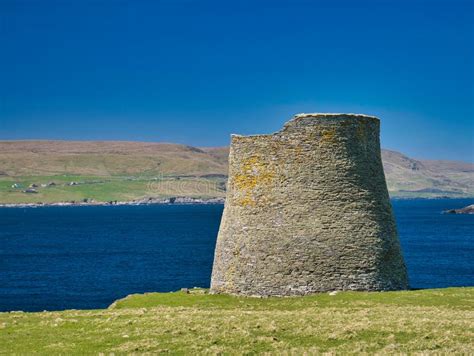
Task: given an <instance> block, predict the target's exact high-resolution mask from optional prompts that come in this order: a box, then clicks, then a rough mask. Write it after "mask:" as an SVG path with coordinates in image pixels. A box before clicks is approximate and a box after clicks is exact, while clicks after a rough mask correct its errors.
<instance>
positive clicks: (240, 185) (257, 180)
mask: <svg viewBox="0 0 474 356" xmlns="http://www.w3.org/2000/svg"><path fill="white" fill-rule="evenodd" d="M239 171H240V173H239V174H236V175H235V176H234V178H233V179H232V181H231V184H232V185H233V187H234V189H235V193H236V196H240V197H239V198H238V199H237V204H239V205H241V206H255V205H256V201H255V197H254V190H255V188H257V187H258V186H262V187H263V186H266V185H268V184H270V183H271V182H272V181H273V179H274V176H275V175H274V173H273V172H271V171H270V170H269V169H268V167H267V165H266V164H265V163H264V162H262V161H261V159H260V158H259V157H257V156H252V157H249V158H247V159H245V160H244V161H243V162H242V164H241V167H240V170H239Z"/></svg>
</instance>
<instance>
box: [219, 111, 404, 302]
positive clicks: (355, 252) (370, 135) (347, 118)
mask: <svg viewBox="0 0 474 356" xmlns="http://www.w3.org/2000/svg"><path fill="white" fill-rule="evenodd" d="M407 287H408V280H407V272H406V268H405V264H404V261H403V258H402V255H401V251H400V245H399V240H398V236H397V231H396V226H395V221H394V217H393V213H392V207H391V204H390V200H389V196H388V191H387V186H386V182H385V176H384V173H383V168H382V161H381V154H380V142H379V120H378V119H377V118H375V117H370V116H365V115H353V114H299V115H296V116H295V117H294V118H293V119H292V120H291V121H289V122H287V123H286V124H285V126H284V128H283V129H282V130H281V131H280V132H277V133H275V134H272V135H256V136H238V135H233V136H232V143H231V149H230V156H229V181H228V192H227V198H226V203H225V208H224V213H223V216H222V222H221V226H220V230H219V235H218V239H217V245H216V251H215V257H214V267H213V271H212V280H211V291H212V292H213V293H231V294H241V295H255V296H267V295H303V294H308V293H313V292H321V291H330V290H398V289H406V288H407Z"/></svg>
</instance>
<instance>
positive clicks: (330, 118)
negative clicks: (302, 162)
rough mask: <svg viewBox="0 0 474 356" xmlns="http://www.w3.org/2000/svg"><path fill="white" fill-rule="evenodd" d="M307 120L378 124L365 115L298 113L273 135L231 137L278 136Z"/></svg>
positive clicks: (374, 117)
mask: <svg viewBox="0 0 474 356" xmlns="http://www.w3.org/2000/svg"><path fill="white" fill-rule="evenodd" d="M308 118H314V119H327V120H328V121H338V120H344V119H369V120H375V121H377V122H380V119H379V118H378V117H376V116H371V115H365V114H352V113H299V114H296V115H294V116H293V117H292V118H291V120H289V121H287V122H286V123H285V124H284V125H283V127H282V128H281V130H279V131H277V132H274V133H269V134H256V135H238V134H232V135H231V137H241V138H245V137H271V136H275V135H278V134H282V133H284V131H285V130H287V129H288V128H289V127H291V126H292V125H293V124H294V123H295V122H297V121H299V120H302V119H308Z"/></svg>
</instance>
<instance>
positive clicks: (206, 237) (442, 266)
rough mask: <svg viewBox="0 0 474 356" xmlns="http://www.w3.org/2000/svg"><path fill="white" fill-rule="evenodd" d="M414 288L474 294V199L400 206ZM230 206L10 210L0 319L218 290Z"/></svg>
mask: <svg viewBox="0 0 474 356" xmlns="http://www.w3.org/2000/svg"><path fill="white" fill-rule="evenodd" d="M392 203H393V206H394V209H395V214H396V218H397V224H398V229H399V234H400V239H401V244H402V248H403V254H404V256H405V260H406V263H407V266H408V272H409V277H410V284H411V287H412V288H439V287H453V286H474V215H451V214H441V211H443V210H445V209H451V208H460V207H464V206H466V205H469V204H472V203H473V200H466V199H456V200H454V199H449V200H394V201H393V202H392ZM222 210H223V206H222V205H150V206H110V207H100V206H98V207H94V206H84V207H41V208H0V311H11V310H24V311H41V310H62V309H94V308H105V307H107V306H108V305H110V304H111V303H112V302H113V301H114V300H116V299H118V298H122V297H125V296H126V295H128V294H131V293H144V292H154V291H160V292H167V291H174V290H178V289H180V288H182V287H195V286H196V287H209V282H210V274H211V268H212V260H213V253H214V245H215V241H216V236H217V232H218V229H219V223H220V218H221V214H222Z"/></svg>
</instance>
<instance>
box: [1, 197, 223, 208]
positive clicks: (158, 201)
mask: <svg viewBox="0 0 474 356" xmlns="http://www.w3.org/2000/svg"><path fill="white" fill-rule="evenodd" d="M188 204H189V205H192V204H204V205H205V204H224V198H210V199H203V198H190V197H171V198H144V199H139V200H130V201H116V200H115V201H109V202H99V201H94V200H88V199H84V200H82V201H69V202H56V203H41V202H38V203H11V204H9V203H2V204H0V208H39V207H47V206H122V205H188Z"/></svg>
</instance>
